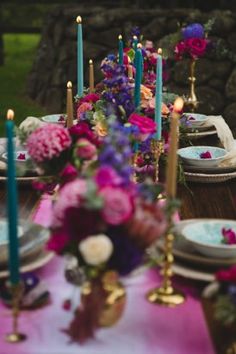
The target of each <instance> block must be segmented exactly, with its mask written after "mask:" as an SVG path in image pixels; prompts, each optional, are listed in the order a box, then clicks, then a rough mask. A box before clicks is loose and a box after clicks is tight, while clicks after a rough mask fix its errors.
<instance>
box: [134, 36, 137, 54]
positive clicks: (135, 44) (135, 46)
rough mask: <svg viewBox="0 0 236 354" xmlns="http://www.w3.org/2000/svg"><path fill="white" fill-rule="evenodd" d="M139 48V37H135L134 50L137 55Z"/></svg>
mask: <svg viewBox="0 0 236 354" xmlns="http://www.w3.org/2000/svg"><path fill="white" fill-rule="evenodd" d="M137 46H138V37H137V36H133V48H134V51H135V53H136V50H137Z"/></svg>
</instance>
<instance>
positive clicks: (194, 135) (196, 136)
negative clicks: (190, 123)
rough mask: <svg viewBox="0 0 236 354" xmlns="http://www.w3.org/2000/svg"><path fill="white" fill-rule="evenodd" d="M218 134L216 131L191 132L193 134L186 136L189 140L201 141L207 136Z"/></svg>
mask: <svg viewBox="0 0 236 354" xmlns="http://www.w3.org/2000/svg"><path fill="white" fill-rule="evenodd" d="M216 133H217V131H216V129H212V130H206V131H196V132H191V133H187V134H186V135H187V137H188V138H189V139H200V138H205V137H206V136H209V135H214V134H216Z"/></svg>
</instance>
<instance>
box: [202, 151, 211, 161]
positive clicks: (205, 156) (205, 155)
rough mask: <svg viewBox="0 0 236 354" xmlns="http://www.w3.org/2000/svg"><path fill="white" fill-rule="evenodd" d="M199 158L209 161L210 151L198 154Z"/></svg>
mask: <svg viewBox="0 0 236 354" xmlns="http://www.w3.org/2000/svg"><path fill="white" fill-rule="evenodd" d="M200 158H201V159H211V158H212V156H211V153H210V151H206V152H202V153H201V154H200Z"/></svg>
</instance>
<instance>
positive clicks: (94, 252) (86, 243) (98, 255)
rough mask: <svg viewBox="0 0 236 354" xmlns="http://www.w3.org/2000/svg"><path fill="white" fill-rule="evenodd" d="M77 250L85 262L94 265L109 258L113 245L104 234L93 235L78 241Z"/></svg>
mask: <svg viewBox="0 0 236 354" xmlns="http://www.w3.org/2000/svg"><path fill="white" fill-rule="evenodd" d="M79 251H80V252H81V254H82V256H83V258H84V260H85V262H86V263H88V264H90V265H94V266H96V265H99V264H101V263H104V262H106V261H107V260H108V259H109V258H110V256H111V254H112V251H113V245H112V242H111V240H110V239H109V238H108V237H107V236H106V235H103V234H99V235H93V236H89V237H87V238H86V239H85V240H83V241H81V242H80V244H79Z"/></svg>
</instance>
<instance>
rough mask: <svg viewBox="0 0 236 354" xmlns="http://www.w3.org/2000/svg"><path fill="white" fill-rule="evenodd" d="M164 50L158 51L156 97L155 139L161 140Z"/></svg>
mask: <svg viewBox="0 0 236 354" xmlns="http://www.w3.org/2000/svg"><path fill="white" fill-rule="evenodd" d="M161 54H162V50H161V49H158V56H157V65H156V96H155V122H156V124H157V132H156V134H155V138H156V139H157V140H161V136H162V116H161V112H162V56H161Z"/></svg>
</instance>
